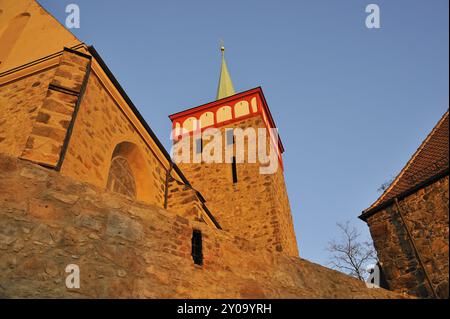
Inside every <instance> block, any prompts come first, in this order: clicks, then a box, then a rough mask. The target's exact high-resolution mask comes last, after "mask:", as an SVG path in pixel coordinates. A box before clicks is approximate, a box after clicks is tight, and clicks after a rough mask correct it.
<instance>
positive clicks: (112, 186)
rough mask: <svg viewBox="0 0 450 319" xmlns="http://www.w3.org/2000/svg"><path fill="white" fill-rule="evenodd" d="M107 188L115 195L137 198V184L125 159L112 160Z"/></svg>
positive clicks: (117, 157) (116, 158) (120, 157)
mask: <svg viewBox="0 0 450 319" xmlns="http://www.w3.org/2000/svg"><path fill="white" fill-rule="evenodd" d="M106 188H107V189H108V190H110V191H112V192H115V193H119V194H123V195H126V196H129V197H132V198H135V197H136V182H135V180H134V176H133V172H132V171H131V168H130V165H129V164H128V161H127V159H126V158H125V157H122V156H116V157H114V158H113V159H112V161H111V167H110V169H109V176H108V183H107V185H106Z"/></svg>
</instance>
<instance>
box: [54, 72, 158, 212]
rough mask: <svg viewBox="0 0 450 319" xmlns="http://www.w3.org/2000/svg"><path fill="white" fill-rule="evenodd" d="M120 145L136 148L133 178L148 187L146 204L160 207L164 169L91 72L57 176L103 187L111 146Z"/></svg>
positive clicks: (106, 176)
mask: <svg viewBox="0 0 450 319" xmlns="http://www.w3.org/2000/svg"><path fill="white" fill-rule="evenodd" d="M122 142H128V143H132V144H134V145H136V146H137V147H138V149H139V152H140V153H141V155H142V158H143V162H144V165H141V167H140V169H139V172H134V173H135V175H138V176H135V178H137V177H139V178H142V179H145V181H146V182H147V183H148V184H150V185H151V186H150V187H147V191H148V192H150V194H148V195H147V197H146V198H139V199H140V200H143V201H145V202H147V203H150V204H154V205H158V206H160V207H162V205H163V202H164V193H165V187H164V185H165V178H166V170H165V169H164V167H163V165H162V164H161V163H160V162H159V161H158V159H157V157H156V155H155V154H153V152H152V150H151V149H150V147H149V146H148V145H147V144H146V143H145V142H144V140H143V138H142V137H141V136H140V135H139V133H138V132H137V131H136V129H135V128H134V127H133V125H132V124H131V122H130V120H129V119H128V118H127V117H126V116H125V115H124V114H123V112H122V111H121V109H120V107H119V105H117V104H116V102H115V101H114V99H113V98H112V97H111V95H110V94H109V93H108V91H107V90H106V89H105V87H104V86H103V84H102V83H101V81H100V79H99V78H98V76H97V75H96V74H94V73H91V75H90V77H89V80H88V83H87V88H86V92H85V94H84V97H83V100H82V102H81V105H80V109H79V111H78V116H77V120H76V122H75V125H74V128H73V132H72V137H71V139H70V142H69V146H68V150H67V154H66V157H65V159H64V162H63V165H62V168H61V173H62V174H63V175H66V176H69V177H72V178H75V179H77V180H79V181H85V182H89V183H91V184H93V185H96V186H100V187H106V183H107V180H108V173H109V168H110V165H111V159H112V155H113V152H114V149H115V147H116V146H117V145H118V144H119V143H122Z"/></svg>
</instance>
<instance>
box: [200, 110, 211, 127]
mask: <svg viewBox="0 0 450 319" xmlns="http://www.w3.org/2000/svg"><path fill="white" fill-rule="evenodd" d="M211 125H214V113H213V112H205V113H203V114H202V115H200V126H201V128H203V127H207V126H211Z"/></svg>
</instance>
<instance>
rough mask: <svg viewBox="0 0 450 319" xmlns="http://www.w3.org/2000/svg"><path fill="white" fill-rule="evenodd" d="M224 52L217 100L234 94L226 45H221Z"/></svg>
mask: <svg viewBox="0 0 450 319" xmlns="http://www.w3.org/2000/svg"><path fill="white" fill-rule="evenodd" d="M220 51H221V52H222V68H221V70H220V78H219V87H218V88H217V97H216V99H217V100H220V99H223V98H226V97H229V96H231V95H234V94H235V93H236V92H235V91H234V86H233V82H232V81H231V77H230V73H229V72H228V68H227V63H226V62H225V47H224V46H221V47H220Z"/></svg>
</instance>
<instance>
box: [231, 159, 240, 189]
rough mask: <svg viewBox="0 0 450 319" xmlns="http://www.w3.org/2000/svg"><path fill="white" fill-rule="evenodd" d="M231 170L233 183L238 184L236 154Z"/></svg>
mask: <svg viewBox="0 0 450 319" xmlns="http://www.w3.org/2000/svg"><path fill="white" fill-rule="evenodd" d="M231 172H232V174H233V183H234V184H236V183H237V181H238V179H237V169H236V156H233V161H232V162H231Z"/></svg>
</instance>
